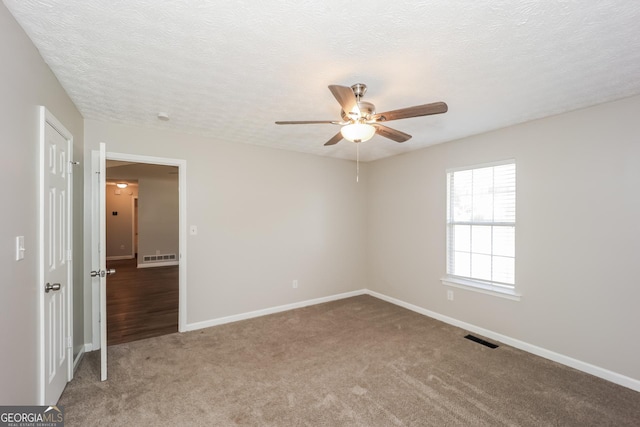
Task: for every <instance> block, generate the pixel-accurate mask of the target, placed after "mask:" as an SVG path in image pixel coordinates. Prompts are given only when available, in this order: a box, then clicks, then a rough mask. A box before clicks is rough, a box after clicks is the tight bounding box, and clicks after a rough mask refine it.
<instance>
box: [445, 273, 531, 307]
mask: <svg viewBox="0 0 640 427" xmlns="http://www.w3.org/2000/svg"><path fill="white" fill-rule="evenodd" d="M440 280H441V282H442V284H443V285H445V286H451V287H454V288H459V289H466V290H468V291H473V292H479V293H481V294H487V295H493V296H496V297H499V298H506V299H510V300H512V301H520V297H521V296H522V295H520V294H518V293H517V292H516V291H515V290H514V289H504V288H500V287H497V286H493V285H491V284H490V283H484V282H477V281H475V280H472V279H463V278H460V277H452V276H447V277H443V278H442V279H440Z"/></svg>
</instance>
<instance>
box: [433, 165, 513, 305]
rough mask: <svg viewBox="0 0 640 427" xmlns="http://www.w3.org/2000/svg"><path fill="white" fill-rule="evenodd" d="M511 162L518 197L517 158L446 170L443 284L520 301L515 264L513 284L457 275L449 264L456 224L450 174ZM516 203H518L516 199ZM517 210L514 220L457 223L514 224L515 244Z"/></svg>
mask: <svg viewBox="0 0 640 427" xmlns="http://www.w3.org/2000/svg"><path fill="white" fill-rule="evenodd" d="M509 164H513V166H514V168H515V174H516V178H515V180H516V190H515V196H516V199H517V173H518V167H517V163H516V160H515V159H506V160H502V161H497V162H491V163H482V164H475V165H470V166H464V167H457V168H450V169H447V170H446V171H445V172H446V183H447V184H446V185H447V189H446V220H445V227H446V242H445V246H446V249H445V251H446V254H445V260H446V266H445V271H446V274H445V276H444V277H442V278H441V282H442V284H443V285H445V286H450V287H455V288H461V289H467V290H472V291H475V292H480V293H483V294H489V295H494V296H498V297H502V298H507V299H511V300H515V301H519V300H520V297H521V294H520V293H519V292H518V291H517V288H516V280H515V265H514V283H513V284H507V283H501V282H498V281H491V280H483V279H478V278H473V277H466V276H457V275H453V274H450V273H449V266H450V265H451V257H452V256H453V252H454V251H453V248H452V247H451V242H452V239H451V228H452V226H453V225H454V224H455V223H454V222H452V221H451V220H452V215H453V213H452V201H451V196H452V194H451V192H452V191H453V190H452V188H451V177H450V174H453V173H456V172H462V171H472V170H476V169H484V168H493V167H497V166H503V165H509ZM514 203H517V202H515V201H514ZM516 220H517V210H516V218H514V221H513V222H511V221H507V222H505V221H493V220H492V221H473V220H471V221H458V222H457V223H463V224H459V225H465V224H466V225H470V226H473V225H482V226H512V227H513V229H514V245H515V234H516V223H517V221H516ZM491 256H492V257H493V256H495V255H494V250H493V247H492V250H491ZM513 258H514V264H515V261H516V257H515V247H514V257H513Z"/></svg>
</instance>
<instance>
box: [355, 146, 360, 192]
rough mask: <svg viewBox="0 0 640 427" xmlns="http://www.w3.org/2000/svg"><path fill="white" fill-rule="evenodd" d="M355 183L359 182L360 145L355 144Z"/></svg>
mask: <svg viewBox="0 0 640 427" xmlns="http://www.w3.org/2000/svg"><path fill="white" fill-rule="evenodd" d="M356 182H360V144H359V143H357V142H356Z"/></svg>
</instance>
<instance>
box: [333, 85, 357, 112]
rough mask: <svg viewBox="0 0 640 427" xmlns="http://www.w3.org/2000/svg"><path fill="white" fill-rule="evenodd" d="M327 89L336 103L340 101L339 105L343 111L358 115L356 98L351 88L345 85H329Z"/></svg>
mask: <svg viewBox="0 0 640 427" xmlns="http://www.w3.org/2000/svg"><path fill="white" fill-rule="evenodd" d="M329 90H330V91H331V93H332V94H333V96H334V97H335V98H336V100H337V101H338V103H340V106H341V107H342V110H343V111H344V112H345V113H347V114H349V113H355V114H356V115H358V116H359V115H360V109H359V108H358V100H357V99H356V95H355V94H354V93H353V89H351V88H350V87H346V86H338V85H329Z"/></svg>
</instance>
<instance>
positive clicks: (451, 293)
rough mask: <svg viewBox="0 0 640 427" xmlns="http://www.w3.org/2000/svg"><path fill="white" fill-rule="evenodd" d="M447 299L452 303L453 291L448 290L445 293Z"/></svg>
mask: <svg viewBox="0 0 640 427" xmlns="http://www.w3.org/2000/svg"><path fill="white" fill-rule="evenodd" d="M447 299H448V300H449V301H453V291H452V290H450V289H449V290H448V291H447Z"/></svg>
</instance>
